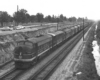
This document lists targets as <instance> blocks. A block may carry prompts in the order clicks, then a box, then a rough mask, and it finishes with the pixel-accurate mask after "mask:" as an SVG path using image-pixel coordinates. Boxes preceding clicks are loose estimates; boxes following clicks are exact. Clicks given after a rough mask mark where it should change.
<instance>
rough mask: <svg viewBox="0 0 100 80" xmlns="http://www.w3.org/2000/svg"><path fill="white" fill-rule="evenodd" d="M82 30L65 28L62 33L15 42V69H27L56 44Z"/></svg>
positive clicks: (78, 27) (57, 32)
mask: <svg viewBox="0 0 100 80" xmlns="http://www.w3.org/2000/svg"><path fill="white" fill-rule="evenodd" d="M82 29H83V27H82V26H80V25H77V26H74V27H70V28H66V29H64V30H63V31H56V32H53V33H48V34H45V35H41V36H37V37H32V38H29V39H27V40H19V41H17V46H16V47H15V49H14V62H15V66H16V68H21V69H23V68H28V67H30V66H31V65H33V64H35V63H36V62H37V60H38V59H39V58H40V57H42V56H43V55H45V54H46V52H47V51H49V50H51V49H52V48H54V47H56V46H57V45H58V44H60V43H62V42H63V41H65V40H67V39H68V38H69V37H72V36H73V35H75V34H77V33H78V32H79V31H81V30H82Z"/></svg>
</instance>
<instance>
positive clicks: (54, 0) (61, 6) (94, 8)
mask: <svg viewBox="0 0 100 80" xmlns="http://www.w3.org/2000/svg"><path fill="white" fill-rule="evenodd" d="M17 5H18V6H19V9H26V10H27V11H28V13H29V14H30V15H35V14H36V13H38V12H39V13H43V14H44V16H47V15H56V16H59V15H60V14H63V15H64V16H66V17H73V16H75V17H77V18H78V17H84V18H85V17H87V18H88V19H93V20H99V19H100V0H0V11H7V12H8V14H10V15H13V13H14V12H15V11H17Z"/></svg>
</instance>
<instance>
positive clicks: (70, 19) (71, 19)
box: [68, 17, 77, 22]
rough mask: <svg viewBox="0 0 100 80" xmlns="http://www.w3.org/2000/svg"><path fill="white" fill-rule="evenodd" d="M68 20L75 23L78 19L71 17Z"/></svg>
mask: <svg viewBox="0 0 100 80" xmlns="http://www.w3.org/2000/svg"><path fill="white" fill-rule="evenodd" d="M68 20H69V21H70V22H75V21H76V20H77V19H76V17H70V18H69V19H68Z"/></svg>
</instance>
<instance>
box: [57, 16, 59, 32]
mask: <svg viewBox="0 0 100 80" xmlns="http://www.w3.org/2000/svg"><path fill="white" fill-rule="evenodd" d="M58 26H59V18H57V31H58Z"/></svg>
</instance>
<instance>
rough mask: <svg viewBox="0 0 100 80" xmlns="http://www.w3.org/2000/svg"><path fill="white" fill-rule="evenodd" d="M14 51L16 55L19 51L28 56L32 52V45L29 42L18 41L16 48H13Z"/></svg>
mask: <svg viewBox="0 0 100 80" xmlns="http://www.w3.org/2000/svg"><path fill="white" fill-rule="evenodd" d="M16 50H17V53H20V51H21V52H22V53H24V54H29V53H31V52H32V51H33V44H32V43H31V42H29V41H19V42H17V47H16V48H15V52H16ZM18 51H19V52H18Z"/></svg>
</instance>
